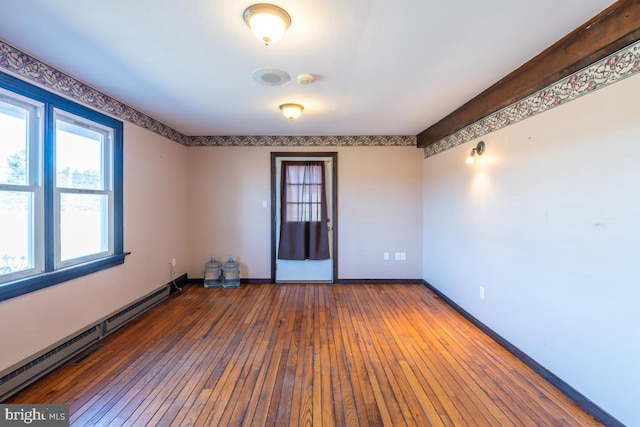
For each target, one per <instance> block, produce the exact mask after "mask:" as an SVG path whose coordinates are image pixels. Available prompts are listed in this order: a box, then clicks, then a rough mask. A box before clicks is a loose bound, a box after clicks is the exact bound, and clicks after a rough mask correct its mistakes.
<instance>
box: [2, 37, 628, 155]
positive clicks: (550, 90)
mask: <svg viewBox="0 0 640 427" xmlns="http://www.w3.org/2000/svg"><path fill="white" fill-rule="evenodd" d="M0 68H3V69H5V70H6V71H8V72H10V73H13V74H16V75H18V76H20V77H22V78H25V79H27V80H30V81H32V82H34V83H36V84H38V85H41V86H44V87H46V88H48V89H50V90H52V91H54V92H57V93H59V94H61V95H63V96H67V97H69V98H71V99H74V100H76V101H78V102H81V103H83V104H85V105H87V106H89V107H92V108H95V109H96V110H98V111H102V112H104V113H106V114H109V115H112V116H114V117H117V118H119V119H121V120H124V121H127V122H130V123H133V124H135V125H137V126H140V127H142V128H144V129H147V130H150V131H152V132H155V133H157V134H158V135H161V136H164V137H166V138H168V139H170V140H172V141H175V142H177V143H179V144H182V145H185V146H247V147H250V146H280V147H296V146H304V147H308V146H312V147H314V146H315V147H322V146H366V147H371V146H416V144H417V136H414V135H391V136H385V135H382V136H365V135H362V136H360V135H358V136H243V135H239V136H189V135H185V134H183V133H181V132H179V131H177V130H175V129H173V128H171V127H170V126H167V125H165V124H164V123H161V122H159V121H158V120H156V119H154V118H152V117H149V116H148V115H146V114H144V113H142V112H140V111H138V110H136V109H134V108H132V107H130V106H128V105H126V104H123V103H122V102H120V101H118V100H116V99H113V98H111V97H110V96H108V95H107V94H105V93H103V92H100V91H98V90H96V89H94V88H92V87H91V86H88V85H86V84H84V83H82V82H80V81H78V80H76V79H74V78H73V77H71V76H69V75H67V74H65V73H63V72H61V71H59V70H57V69H55V68H53V67H51V66H49V65H47V64H45V63H43V62H41V61H39V60H37V59H35V58H33V57H32V56H30V55H28V54H26V53H24V52H22V51H20V50H19V49H17V48H15V47H13V46H11V45H9V44H7V43H5V42H3V41H2V40H0ZM638 72H640V42H636V43H634V44H631V45H629V46H627V47H626V48H624V49H621V50H620V51H618V52H616V53H613V54H611V55H609V56H608V57H606V58H604V59H602V60H600V61H598V62H596V63H594V64H593V65H590V66H589V67H586V68H584V69H582V70H580V71H578V72H576V73H574V74H572V75H570V76H568V77H566V78H564V79H562V80H560V81H558V82H557V83H554V84H552V85H550V86H548V87H546V88H545V89H542V90H540V91H538V92H537V93H535V94H533V95H531V96H529V97H527V98H525V99H524V100H521V101H518V102H516V103H513V104H511V105H509V106H507V107H505V108H503V109H502V110H500V111H497V112H495V113H493V114H491V115H489V116H487V117H485V118H483V119H481V120H479V121H477V122H476V123H473V124H471V125H469V126H467V127H465V128H463V129H461V130H459V131H457V132H455V133H453V134H451V135H449V136H447V137H445V138H443V139H441V140H439V141H437V142H435V143H433V144H431V145H429V146H427V147H425V148H424V157H425V158H427V157H431V156H434V155H436V154H438V153H441V152H443V151H446V150H449V149H451V148H453V147H456V146H458V145H461V144H463V143H465V142H467V141H470V140H472V139H475V138H478V137H481V136H483V135H486V134H488V133H490V132H493V131H496V130H498V129H502V128H503V127H506V126H509V125H511V124H514V123H517V122H519V121H521V120H524V119H526V118H528V117H532V116H534V115H537V114H540V113H543V112H545V111H547V110H549V109H551V108H554V107H557V106H559V105H562V104H565V103H567V102H569V101H572V100H574V99H577V98H579V97H581V96H583V95H586V94H588V93H590V92H593V91H595V90H597V89H601V88H603V87H606V86H608V85H610V84H613V83H615V82H617V81H620V80H622V79H624V78H627V77H630V76H632V75H634V74H637V73H638Z"/></svg>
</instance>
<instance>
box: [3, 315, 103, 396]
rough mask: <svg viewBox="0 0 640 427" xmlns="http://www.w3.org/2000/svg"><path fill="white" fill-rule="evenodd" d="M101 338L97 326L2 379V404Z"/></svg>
mask: <svg viewBox="0 0 640 427" xmlns="http://www.w3.org/2000/svg"><path fill="white" fill-rule="evenodd" d="M100 336H101V331H100V326H99V325H95V326H94V327H92V328H91V329H88V330H86V331H84V332H82V333H81V334H80V335H77V336H75V337H74V338H71V339H70V340H68V341H66V342H64V343H62V344H60V345H59V346H57V347H55V348H53V349H52V350H49V351H48V352H46V353H44V354H43V355H42V356H40V357H38V358H37V359H34V360H32V361H30V362H29V363H27V364H26V365H23V366H21V367H20V368H18V369H16V370H14V371H12V372H10V373H8V374H7V375H5V376H4V377H2V378H0V402H2V401H3V400H4V399H5V398H7V397H9V396H11V395H12V394H14V393H16V392H17V391H18V390H20V389H22V388H24V387H26V386H28V385H29V384H31V383H33V382H34V381H36V380H38V379H39V378H42V377H43V376H44V375H46V374H48V373H49V372H51V371H52V370H53V369H55V368H57V367H58V366H60V365H62V364H63V363H64V362H66V361H67V360H68V359H69V358H71V357H73V356H74V355H76V354H78V353H80V352H81V351H82V350H84V349H85V348H87V347H89V346H90V345H91V344H93V343H94V342H96V341H98V340H99V339H100Z"/></svg>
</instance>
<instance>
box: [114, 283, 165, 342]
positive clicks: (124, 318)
mask: <svg viewBox="0 0 640 427" xmlns="http://www.w3.org/2000/svg"><path fill="white" fill-rule="evenodd" d="M170 292H171V290H170V289H169V287H168V286H165V287H164V288H161V289H159V290H158V291H156V292H154V293H152V294H151V295H149V296H147V297H145V298H143V299H141V300H140V301H138V302H135V303H133V304H131V305H130V306H128V307H127V308H125V309H124V310H122V311H120V312H119V313H117V314H114V315H113V316H111V317H110V318H108V319H107V320H105V322H104V331H103V333H104V335H107V334H110V333H111V332H113V331H115V330H116V329H118V328H119V327H121V326H122V325H124V324H126V323H127V322H129V321H131V320H132V319H133V318H134V317H137V316H139V315H140V314H142V313H144V312H145V311H147V310H148V309H150V308H151V307H153V306H154V305H156V304H157V303H159V302H160V301H162V300H164V299H165V298H167V297H168V296H169V293H170Z"/></svg>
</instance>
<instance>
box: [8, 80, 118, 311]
mask: <svg viewBox="0 0 640 427" xmlns="http://www.w3.org/2000/svg"><path fill="white" fill-rule="evenodd" d="M0 141H1V143H0V218H1V220H0V300H4V299H8V298H12V297H14V296H18V295H22V294H25V293H28V292H31V291H34V290H37V289H41V288H44V287H47V286H51V285H54V284H57V283H60V282H63V281H66V280H70V279H73V278H77V277H80V276H83V275H85V274H89V273H93V272H95V271H99V270H102V269H104V268H109V267H112V266H115V265H118V264H122V263H123V262H124V256H125V253H124V252H123V245H122V238H123V236H122V122H120V121H118V120H115V119H112V118H110V117H108V116H105V115H103V114H101V113H98V112H96V111H93V110H91V109H89V108H86V107H84V106H82V105H79V104H76V103H74V102H71V101H69V100H66V99H64V98H61V97H59V96H57V95H54V94H52V93H49V92H47V91H45V90H42V89H40V88H37V87H35V86H32V85H30V84H28V83H26V82H23V81H21V80H18V79H15V78H13V77H10V76H8V75H6V74H3V73H0Z"/></svg>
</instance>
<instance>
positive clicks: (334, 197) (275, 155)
mask: <svg viewBox="0 0 640 427" xmlns="http://www.w3.org/2000/svg"><path fill="white" fill-rule="evenodd" d="M287 157H330V158H331V162H332V168H331V186H332V188H331V212H329V218H330V219H331V223H330V224H329V226H330V227H331V261H332V272H331V277H332V279H331V283H337V280H338V153H337V152H335V151H326V152H322V151H319V152H304V151H295V152H293V151H286V152H272V153H271V283H276V256H277V255H276V246H277V244H276V242H277V238H278V236H276V225H277V224H276V216H277V212H276V205H277V201H276V193H277V187H278V186H279V185H280V183H279V182H276V163H277V160H278V159H280V158H287Z"/></svg>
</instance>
